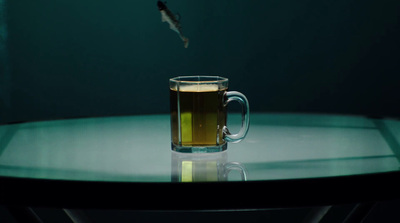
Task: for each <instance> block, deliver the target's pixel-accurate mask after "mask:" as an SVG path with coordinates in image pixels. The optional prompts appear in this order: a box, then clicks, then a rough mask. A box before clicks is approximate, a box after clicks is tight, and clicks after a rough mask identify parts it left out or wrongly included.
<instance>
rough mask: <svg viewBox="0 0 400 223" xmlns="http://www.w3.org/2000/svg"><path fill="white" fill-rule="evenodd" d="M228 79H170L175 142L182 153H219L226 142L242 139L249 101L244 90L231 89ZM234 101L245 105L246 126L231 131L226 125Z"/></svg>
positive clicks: (247, 123)
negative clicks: (230, 105)
mask: <svg viewBox="0 0 400 223" xmlns="http://www.w3.org/2000/svg"><path fill="white" fill-rule="evenodd" d="M227 89H228V79H227V78H223V77H214V76H184V77H176V78H172V79H170V103H171V104H170V107H171V141H172V149H173V150H175V151H178V152H189V153H190V152H219V151H223V150H226V148H227V145H226V142H239V141H241V140H242V139H243V138H244V137H245V136H246V134H247V131H248V128H249V104H248V101H247V99H246V97H245V96H244V95H243V94H241V93H240V92H236V91H227ZM231 101H238V102H239V103H240V104H241V105H242V127H241V129H240V131H239V133H237V134H231V133H230V132H229V130H228V128H227V127H226V119H227V114H226V113H227V109H226V106H227V104H228V103H229V102H231Z"/></svg>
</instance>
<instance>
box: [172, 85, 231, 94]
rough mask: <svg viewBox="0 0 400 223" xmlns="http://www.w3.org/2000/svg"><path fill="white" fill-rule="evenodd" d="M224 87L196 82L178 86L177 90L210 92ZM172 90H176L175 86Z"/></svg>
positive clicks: (224, 88)
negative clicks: (196, 83)
mask: <svg viewBox="0 0 400 223" xmlns="http://www.w3.org/2000/svg"><path fill="white" fill-rule="evenodd" d="M226 89H227V88H226V87H221V86H218V85H217V84H198V85H183V86H179V91H182V92H212V91H222V90H226ZM171 90H173V91H177V88H176V87H174V88H171Z"/></svg>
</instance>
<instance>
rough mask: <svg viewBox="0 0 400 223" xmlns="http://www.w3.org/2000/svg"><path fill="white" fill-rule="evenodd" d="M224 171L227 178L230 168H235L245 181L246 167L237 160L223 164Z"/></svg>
mask: <svg viewBox="0 0 400 223" xmlns="http://www.w3.org/2000/svg"><path fill="white" fill-rule="evenodd" d="M224 167H225V169H226V172H225V178H226V179H228V175H229V173H230V172H231V171H232V170H237V171H239V173H240V177H241V178H242V181H247V169H246V168H245V167H244V166H243V165H242V164H241V163H239V162H229V163H225V165H224Z"/></svg>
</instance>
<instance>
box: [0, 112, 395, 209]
mask: <svg viewBox="0 0 400 223" xmlns="http://www.w3.org/2000/svg"><path fill="white" fill-rule="evenodd" d="M239 123H240V120H239V116H238V115H236V114H233V115H229V120H228V126H231V129H232V131H235V129H236V130H237V129H239V126H238V124H239ZM399 144H400V121H399V120H396V119H370V118H366V117H362V116H343V115H322V114H270V113H252V114H251V124H250V130H249V133H248V135H247V137H246V138H245V139H244V140H243V141H242V142H240V143H231V144H228V150H227V151H225V152H222V153H215V154H192V155H190V154H189V155H188V154H181V153H176V152H173V151H171V146H170V123H169V115H167V114H165V115H142V116H123V117H100V118H79V119H66V120H54V121H40V122H28V123H17V124H8V125H0V184H1V185H3V189H2V193H1V194H0V202H2V203H4V204H18V202H21V203H22V204H24V205H45V206H47V205H49V206H52V205H55V206H63V202H64V203H65V205H66V206H77V207H79V206H80V205H82V206H83V207H87V206H94V207H102V206H104V207H110V206H111V207H112V204H110V203H115V202H116V201H117V198H115V200H113V199H114V198H113V195H112V194H114V195H115V196H119V198H118V199H119V200H121V199H122V202H123V199H124V198H126V199H128V200H131V199H134V201H132V202H134V203H135V204H130V205H129V204H128V205H127V206H126V208H134V209H153V208H154V209H174V208H171V207H170V206H169V207H167V205H168V204H169V203H171V202H172V201H166V200H165V199H173V197H174V196H175V197H176V196H178V195H177V194H179V193H180V192H182V191H191V192H187V193H191V195H190V196H191V197H193V196H194V197H197V198H196V199H184V200H185V202H186V203H184V204H182V205H178V206H176V208H177V209H185V208H188V209H194V208H199V207H201V206H200V205H199V203H200V201H202V202H205V198H204V196H208V195H209V196H213V197H216V196H219V195H221V196H222V197H223V198H218V199H222V200H224V201H226V203H229V204H226V205H224V202H222V201H221V202H219V203H220V204H218V205H217V204H216V205H210V206H209V208H210V209H220V208H228V209H229V208H231V209H232V208H242V209H243V208H266V207H274V204H275V203H276V206H277V207H278V206H284V205H285V204H291V205H298V204H301V203H304V204H308V205H310V204H312V202H313V201H315V202H317V203H321V204H325V203H331V202H333V203H334V202H356V201H357V199H361V200H366V201H367V200H368V197H372V198H371V199H390V198H391V197H392V196H391V195H392V194H393V198H399V197H398V195H397V194H395V193H394V191H390V190H394V188H395V187H397V186H398V184H399V183H396V180H394V179H395V177H398V176H399V174H398V171H399V167H400V165H399V155H400V146H399ZM201 163H203V164H204V165H203V164H201ZM225 164H233V166H234V168H233V170H232V171H226V169H224V167H225V166H228V165H225ZM235 165H236V166H235ZM238 167H240V168H238ZM188 171H189V172H190V173H189V172H188ZM196 171H197V172H196ZM225 171H226V173H220V172H225ZM188 174H189V175H188ZM195 175H196V176H197V177H195ZM243 175H245V177H244V176H243ZM182 181H184V182H191V183H181V182H182ZM222 181H224V182H222ZM376 181H379V182H376ZM397 181H398V180H397ZM373 183H378V184H380V183H381V184H385V185H380V186H375V187H374V186H372V185H373ZM335 185H336V186H335ZM32 187H38V188H39V189H36V190H34V189H30V188H32ZM301 187H305V188H306V189H301V190H299V189H298V188H301ZM321 187H322V188H321ZM52 188H53V189H55V190H59V192H58V193H50V192H49V193H47V191H48V190H50V189H52ZM346 188H347V189H348V190H350V192H348V193H345V192H343V191H339V189H340V190H343V189H346ZM357 188H359V189H357ZM144 189H148V190H152V191H153V192H151V193H148V192H145V191H142V190H144ZM316 189H320V190H322V191H326V190H330V192H329V194H332V193H339V195H335V196H332V195H317V194H310V193H313V191H314V190H316ZM335 189H337V190H338V191H335ZM70 190H75V191H74V192H72V191H70ZM229 190H239V191H236V192H227V191H229ZM271 190H275V191H271ZM276 190H277V191H276ZM279 190H281V191H279ZM376 190H379V191H381V192H379V193H374V191H375V192H376ZM141 191H142V192H141ZM293 191H296V192H293ZM360 191H362V192H363V194H364V195H365V196H363V194H362V193H361V192H360ZM138 192H139V193H138ZM91 193H93V194H91ZM141 193H144V194H147V195H146V196H150V197H152V196H156V197H152V198H151V199H152V200H153V201H152V202H149V201H145V200H144V199H140V198H139V197H140V195H141ZM227 193H231V195H229V194H227ZM277 193H279V194H280V195H279V196H281V198H279V196H277V195H276V194H277ZM302 193H308V194H309V196H308V197H306V196H305V195H304V194H302ZM319 193H320V192H319ZM341 193H342V194H343V199H338V198H337V197H336V196H339V197H340V194H341ZM365 193H366V194H365ZM38 194H39V195H38ZM63 194H64V195H63ZM110 194H111V195H110ZM133 194H134V195H133ZM240 194H241V195H240ZM268 194H269V195H268ZM298 194H299V195H298ZM197 195H199V196H197ZM246 195H248V196H253V198H252V199H254V196H258V195H259V197H260V198H261V197H262V198H263V199H265V202H259V203H257V204H255V203H252V204H246V202H250V201H246V200H243V202H240V203H241V204H240V205H237V206H235V205H234V204H232V203H234V202H235V201H236V200H237V199H239V198H238V197H246ZM285 195H287V196H285ZM349 195H354V199H351V198H349ZM101 196H103V197H105V201H104V202H103V204H102V201H101V199H96V198H97V197H101ZM296 196H299V197H296ZM55 197H57V198H55ZM178 197H179V196H178ZM199 197H200V198H199ZM320 197H326V199H322V198H321V199H320ZM230 198H231V199H230ZM110 199H111V200H110ZM146 199H148V197H147V198H146ZM247 199H248V200H249V199H250V198H247ZM291 199H292V200H291ZM299 199H306V200H311V201H309V202H307V201H304V202H301V201H299ZM157 200H162V201H159V202H157ZM178 200H179V199H178ZM193 200H197V201H196V202H194V201H193ZM238 201H240V199H239V200H238ZM138 202H139V203H140V204H141V205H137V203H138ZM274 202H275V203H274ZM310 202H311V203H310ZM172 203H173V202H172ZM216 203H218V202H216ZM115 207H117V208H121V207H124V205H123V204H122V205H116V206H115Z"/></svg>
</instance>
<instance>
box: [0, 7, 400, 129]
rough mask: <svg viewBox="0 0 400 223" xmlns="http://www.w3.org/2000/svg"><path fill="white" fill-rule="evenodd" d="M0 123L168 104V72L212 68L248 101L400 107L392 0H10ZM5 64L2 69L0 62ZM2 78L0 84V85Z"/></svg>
mask: <svg viewBox="0 0 400 223" xmlns="http://www.w3.org/2000/svg"><path fill="white" fill-rule="evenodd" d="M6 3H7V8H8V9H7V19H8V20H7V25H8V39H7V42H6V45H7V50H8V61H9V62H8V63H9V72H8V74H3V77H6V76H7V78H3V79H0V80H2V81H3V86H7V92H6V91H4V90H3V91H0V100H1V101H0V106H3V108H2V109H1V111H2V117H1V119H0V122H7V121H22V120H37V119H53V118H67V117H77V116H78V117H79V116H103V115H130V114H143V113H164V112H168V111H169V108H168V105H169V97H168V79H169V78H170V77H173V76H178V75H192V74H209V75H221V76H226V77H228V78H230V89H231V90H239V91H241V92H243V93H244V94H246V95H247V96H248V98H249V100H250V105H251V110H252V111H268V112H321V113H346V114H347V113H351V114H367V115H397V116H398V115H399V114H400V103H399V102H400V94H399V89H400V84H399V83H400V67H399V61H400V60H399V59H400V56H399V52H400V51H399V50H400V43H399V40H400V1H397V0H393V1H389V0H383V1H368V0H367V1H353V0H339V1H320V0H304V1H297V0H279V1H277V0H259V1H245V0H220V1H215V0H197V1H187V0H171V1H168V3H167V6H168V7H169V8H170V9H171V10H172V11H174V12H179V14H180V15H181V22H182V26H183V31H184V34H185V35H186V36H187V37H189V39H190V44H189V48H188V49H185V48H184V47H183V43H182V41H181V40H180V39H179V37H178V35H177V34H176V33H174V32H173V31H172V30H170V29H169V28H168V25H167V24H166V23H161V16H160V13H159V11H158V10H157V7H156V0H154V1H149V0H115V1H105V0H57V1H53V0H8V1H6ZM3 73H4V69H3ZM0 86H1V85H0Z"/></svg>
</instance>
